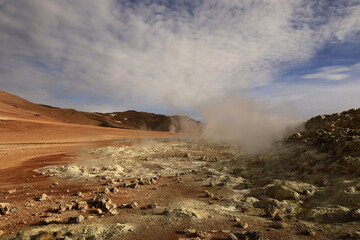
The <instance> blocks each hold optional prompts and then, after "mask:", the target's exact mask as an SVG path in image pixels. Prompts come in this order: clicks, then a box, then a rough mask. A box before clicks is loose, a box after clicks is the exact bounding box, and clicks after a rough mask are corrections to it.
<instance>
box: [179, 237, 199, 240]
mask: <svg viewBox="0 0 360 240" xmlns="http://www.w3.org/2000/svg"><path fill="white" fill-rule="evenodd" d="M178 240H201V238H199V237H193V238H192V237H191V238H178Z"/></svg>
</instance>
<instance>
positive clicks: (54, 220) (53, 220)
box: [43, 217, 62, 224]
mask: <svg viewBox="0 0 360 240" xmlns="http://www.w3.org/2000/svg"><path fill="white" fill-rule="evenodd" d="M61 222H62V219H61V218H59V217H47V218H44V220H43V224H50V223H61Z"/></svg>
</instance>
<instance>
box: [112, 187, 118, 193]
mask: <svg viewBox="0 0 360 240" xmlns="http://www.w3.org/2000/svg"><path fill="white" fill-rule="evenodd" d="M110 192H112V193H118V192H119V189H117V188H116V187H112V188H110Z"/></svg>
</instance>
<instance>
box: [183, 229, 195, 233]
mask: <svg viewBox="0 0 360 240" xmlns="http://www.w3.org/2000/svg"><path fill="white" fill-rule="evenodd" d="M184 233H185V234H195V233H196V230H195V229H193V228H187V229H185V230H184Z"/></svg>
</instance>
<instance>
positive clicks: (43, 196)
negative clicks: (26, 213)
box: [37, 193, 49, 201]
mask: <svg viewBox="0 0 360 240" xmlns="http://www.w3.org/2000/svg"><path fill="white" fill-rule="evenodd" d="M47 199H49V196H48V195H46V194H45V193H43V194H41V196H40V197H38V198H37V200H38V201H45V200H47Z"/></svg>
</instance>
